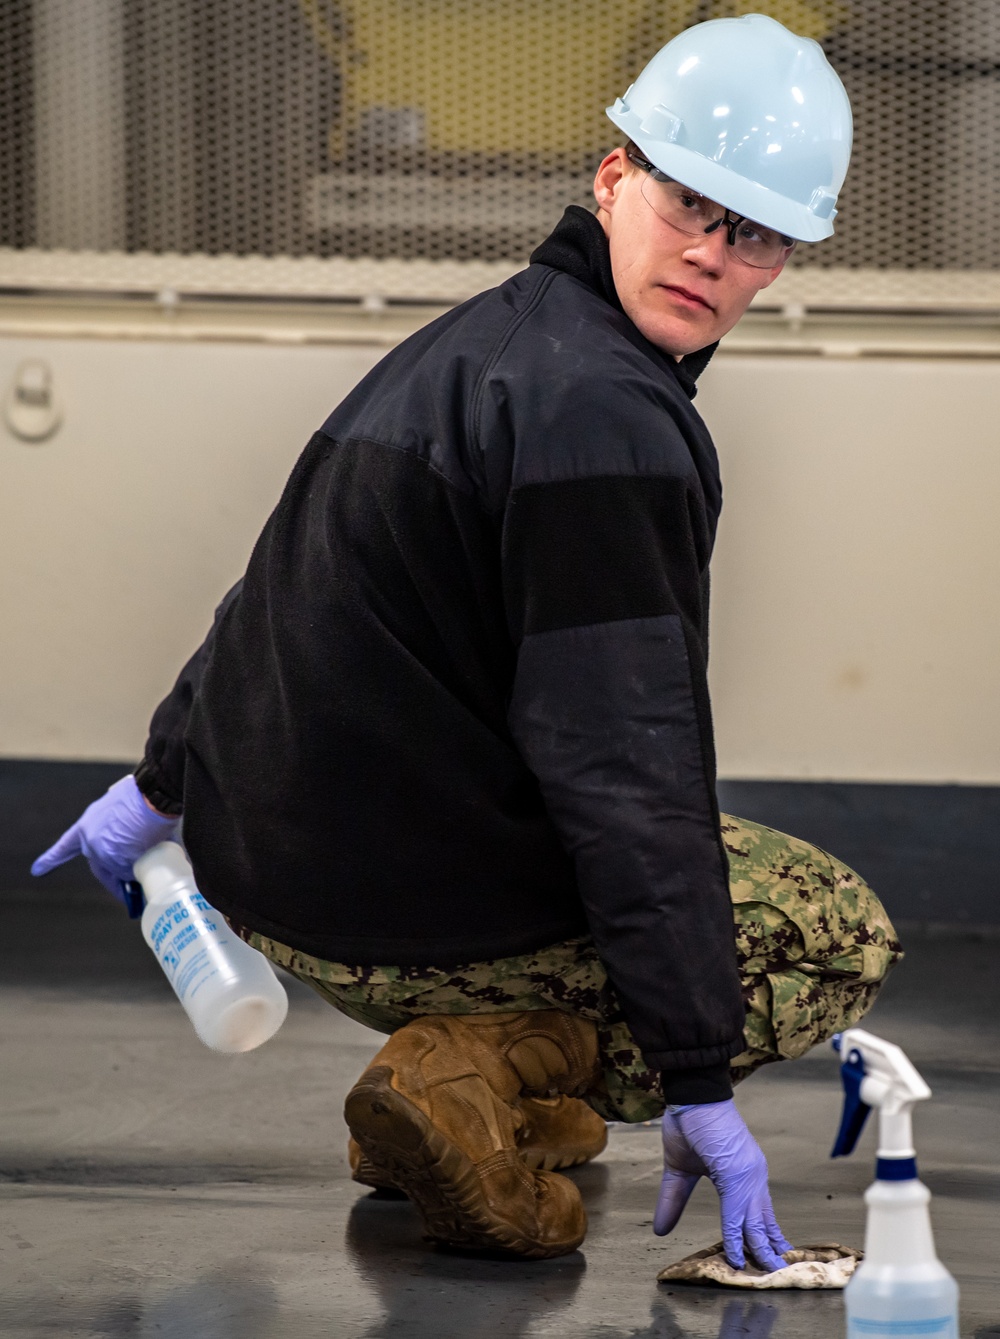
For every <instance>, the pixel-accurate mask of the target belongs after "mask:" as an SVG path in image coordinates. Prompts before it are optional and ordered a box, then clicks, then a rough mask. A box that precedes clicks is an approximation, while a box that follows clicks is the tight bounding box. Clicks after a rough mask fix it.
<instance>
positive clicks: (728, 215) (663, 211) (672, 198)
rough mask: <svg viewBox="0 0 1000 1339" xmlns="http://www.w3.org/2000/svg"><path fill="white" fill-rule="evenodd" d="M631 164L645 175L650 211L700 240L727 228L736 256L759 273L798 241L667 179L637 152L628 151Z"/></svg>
mask: <svg viewBox="0 0 1000 1339" xmlns="http://www.w3.org/2000/svg"><path fill="white" fill-rule="evenodd" d="M626 152H627V154H628V159H629V162H630V163H633V164H634V165H635V166H636V167H638V168H640V169H641V170H642V171H643V172H644V173H645V174H646V175H645V177H644V179H643V182H642V195H643V199H644V200H645V201H646V203H647V204H648V205H649V206H650V208H651V209H652V210H653V211H654V212H655V213H656V214H658V215H659V216H660V218H661V219H663V221H664V223H669V224H670V226H671V227H672V228H676V229H677V230H678V232H684V233H688V234H689V235H690V236H691V237H697V236H698V235H699V234H701V233H713V232H715V231H716V230H717V229H719V228H725V230H726V240H727V242H728V243H729V245H730V246H731V247H732V249H733V255H734V256H735V257H736V259H737V260H741V261H743V263H744V264H745V265H752V266H753V267H754V269H757V270H770V269H773V267H774V266H775V265H779V264H780V263H781V262H782V261H783V260H786V259H787V258H788V256H790V255H791V253H792V250H793V249H794V247H795V242H794V241H793V239H792V238H791V237H785V236H784V234H783V233H780V232H775V231H774V229H773V228H765V227H763V226H762V225H761V224H759V223H754V222H753V221H752V220H751V219H748V218H743V217H741V216H740V215H738V214H733V213H732V212H731V211H730V210H728V209H726V208H724V206H722V205H718V204H716V203H715V201H714V200H708V199H706V198H705V196H704V195H699V194H698V192H697V191H692V190H691V189H690V188H689V187H687V186H682V185H681V183H680V182H679V181H674V179H673V177H668V176H667V174H666V173H665V172H661V171H660V169H659V168H658V167H654V166H653V164H652V163H651V162H650V161H649V160H648V159H647V158H644V157H643V156H642V154H641V153H639V152H638V151H637V150H636V149H634V148H630V149H628V150H626Z"/></svg>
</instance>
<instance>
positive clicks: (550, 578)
mask: <svg viewBox="0 0 1000 1339" xmlns="http://www.w3.org/2000/svg"><path fill="white" fill-rule="evenodd" d="M709 549H710V539H709V536H708V529H707V525H706V522H705V519H704V506H703V502H702V501H701V498H700V496H699V490H698V485H697V479H696V478H693V479H692V478H684V477H672V476H665V475H662V474H661V475H657V474H654V473H645V474H637V473H631V474H629V473H620V474H617V475H615V474H609V475H605V476H591V477H585V478H577V479H569V480H565V481H559V480H556V481H551V482H541V483H528V484H526V485H524V486H521V487H515V488H514V489H513V490H512V492H511V494H510V498H509V501H508V506H507V510H506V515H505V521H504V541H503V568H504V572H503V577H504V587H505V598H506V602H507V612H508V620H509V624H510V628H511V631H512V635H513V637H514V639H515V642H516V643H517V644H518V646H519V649H518V659H517V669H516V675H515V681H514V687H513V693H512V698H511V702H510V709H509V723H510V728H511V731H512V733H513V736H514V739H515V741H516V743H517V745H518V748H519V749H520V751H521V752H522V754H523V756H524V758H525V759H526V761H527V763H528V765H529V766H530V767H531V769H532V771H533V772H534V773H535V775H536V776H537V777H538V779H539V782H540V785H541V787H542V792H543V795H544V798H545V802H546V806H547V808H548V810H549V813H550V815H551V817H552V819H553V821H554V822H555V823H556V826H557V828H558V830H559V832H560V836H561V839H562V841H563V843H564V845H565V846H566V848H567V850H568V851H569V852H570V854H571V856H572V857H573V860H574V863H575V868H576V875H577V882H578V886H579V891H580V895H581V897H582V900H583V903H584V907H585V910H586V914H587V918H588V921H589V924H590V928H591V932H592V934H593V937H594V941H595V944H596V947H597V950H598V952H599V954H600V956H601V958H602V960H603V962H604V964H605V966H606V968H607V971H608V976H609V978H610V980H611V983H612V985H613V986H614V988H615V991H616V993H617V995H618V998H619V1001H620V1003H621V1006H622V1009H623V1012H624V1015H625V1018H626V1020H627V1021H628V1024H629V1027H630V1029H631V1031H632V1034H633V1036H634V1037H635V1039H636V1041H637V1042H638V1044H639V1046H640V1047H641V1048H642V1051H643V1053H644V1056H645V1058H646V1060H647V1063H649V1064H650V1065H651V1066H653V1067H654V1068H657V1069H660V1070H664V1071H668V1072H669V1071H678V1070H681V1071H689V1070H702V1071H704V1073H705V1079H706V1082H707V1083H708V1089H707V1090H705V1092H703V1093H702V1095H701V1096H700V1097H699V1096H697V1095H696V1094H694V1093H693V1092H692V1093H690V1094H685V1092H684V1091H682V1090H678V1091H677V1093H675V1094H671V1095H670V1096H668V1100H678V1101H687V1100H695V1101H697V1100H714V1099H713V1098H712V1097H711V1096H710V1095H706V1093H711V1092H712V1091H715V1093H716V1095H717V1096H721V1097H725V1096H726V1081H725V1069H724V1068H722V1067H723V1066H724V1064H725V1062H726V1061H728V1060H729V1059H730V1058H731V1057H732V1056H734V1055H736V1054H738V1053H739V1051H740V1050H741V1049H742V1048H743V1040H742V1032H743V1016H744V1015H743V1006H742V1002H741V995H740V983H739V976H738V971H737V961H736V949H735V938H734V933H733V917H732V907H731V902H730V897H729V885H728V868H727V862H726V857H725V852H724V849H723V846H722V841H721V834H720V830H719V815H718V807H717V802H716V799H715V759H714V750H713V745H712V729H711V717H710V707H709V698H708V688H707V676H706V664H705V657H706V648H707V609H706V608H704V607H703V605H704V599H705V591H706V589H707V587H706V583H705V582H704V580H703V577H704V572H705V570H706V568H707V564H708V556H709ZM720 1074H721V1076H722V1077H721V1079H720ZM668 1077H669V1074H668ZM713 1084H714V1089H713ZM720 1084H721V1091H720Z"/></svg>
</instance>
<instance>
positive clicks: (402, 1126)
mask: <svg viewBox="0 0 1000 1339" xmlns="http://www.w3.org/2000/svg"><path fill="white" fill-rule="evenodd" d="M392 1073H393V1071H392V1070H391V1069H389V1068H388V1066H383V1065H380V1066H377V1067H375V1068H374V1069H370V1070H368V1071H367V1072H366V1073H365V1074H364V1075H363V1076H362V1078H361V1079H360V1080H359V1081H358V1082H357V1083H356V1084H355V1085H354V1087H353V1088H352V1089H351V1091H350V1092H349V1093H348V1095H347V1101H346V1103H345V1104H344V1115H345V1117H346V1119H347V1124H348V1126H349V1127H350V1131H351V1134H352V1135H353V1136H354V1138H355V1140H356V1141H357V1143H358V1144H359V1145H360V1147H361V1151H362V1153H363V1154H364V1156H365V1157H366V1158H367V1160H368V1161H369V1162H370V1163H371V1164H372V1166H373V1167H374V1168H375V1170H376V1172H377V1174H378V1175H379V1176H380V1177H382V1178H384V1179H385V1181H386V1182H388V1183H389V1184H390V1185H393V1186H395V1187H397V1188H398V1189H399V1190H402V1191H405V1193H406V1194H407V1195H408V1196H409V1198H410V1199H411V1200H412V1201H413V1203H414V1204H415V1205H416V1207H417V1209H418V1210H419V1212H420V1216H421V1217H422V1218H423V1220H424V1226H425V1227H426V1229H427V1234H426V1235H427V1237H428V1239H429V1240H431V1241H433V1242H436V1243H438V1244H440V1245H444V1246H448V1247H450V1248H451V1249H452V1250H459V1251H479V1252H483V1251H486V1252H489V1253H490V1254H493V1255H500V1256H503V1257H506V1258H512V1259H519V1260H524V1259H531V1260H543V1259H548V1258H551V1257H552V1256H558V1255H566V1254H568V1253H569V1252H570V1251H573V1250H575V1249H576V1248H577V1246H578V1245H579V1244H580V1243H579V1241H578V1240H577V1239H575V1238H574V1239H573V1240H572V1241H564V1242H545V1243H541V1242H538V1241H532V1240H529V1239H528V1238H526V1237H524V1236H523V1235H522V1234H520V1233H518V1232H517V1231H516V1230H515V1229H513V1228H512V1227H511V1226H510V1225H509V1224H507V1223H504V1222H503V1221H502V1220H498V1219H497V1218H496V1217H495V1216H494V1215H493V1214H492V1213H491V1212H490V1209H489V1205H488V1204H487V1201H486V1197H485V1195H484V1194H483V1190H482V1186H481V1184H480V1181H479V1176H478V1175H477V1173H476V1168H475V1166H474V1164H473V1163H472V1161H471V1159H470V1158H468V1157H467V1156H466V1154H465V1153H463V1152H462V1150H461V1149H460V1148H458V1147H457V1146H456V1145H455V1144H453V1143H452V1142H451V1141H450V1140H449V1139H446V1138H445V1136H444V1135H443V1134H442V1133H441V1131H440V1130H438V1129H436V1128H435V1127H434V1126H433V1125H432V1124H431V1122H430V1121H429V1120H428V1119H427V1117H426V1116H425V1115H424V1113H423V1112H422V1111H421V1110H420V1109H419V1107H416V1106H414V1104H413V1103H412V1102H411V1101H409V1099H408V1098H406V1097H404V1096H403V1094H402V1093H399V1092H397V1091H396V1089H395V1088H393V1087H392V1083H391V1079H392Z"/></svg>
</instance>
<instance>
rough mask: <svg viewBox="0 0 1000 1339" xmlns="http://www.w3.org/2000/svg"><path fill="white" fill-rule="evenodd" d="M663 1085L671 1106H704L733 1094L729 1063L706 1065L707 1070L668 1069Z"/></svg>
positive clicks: (663, 1077) (663, 1078)
mask: <svg viewBox="0 0 1000 1339" xmlns="http://www.w3.org/2000/svg"><path fill="white" fill-rule="evenodd" d="M660 1085H661V1087H662V1088H663V1096H664V1098H665V1100H666V1103H667V1106H668V1107H679V1106H702V1105H705V1104H707V1103H709V1102H728V1100H729V1099H730V1098H731V1097H732V1095H733V1084H732V1080H731V1079H730V1077H729V1065H728V1064H726V1063H725V1062H723V1063H722V1064H721V1065H706V1066H705V1067H704V1068H703V1069H665V1070H663V1071H662V1073H661V1075H660Z"/></svg>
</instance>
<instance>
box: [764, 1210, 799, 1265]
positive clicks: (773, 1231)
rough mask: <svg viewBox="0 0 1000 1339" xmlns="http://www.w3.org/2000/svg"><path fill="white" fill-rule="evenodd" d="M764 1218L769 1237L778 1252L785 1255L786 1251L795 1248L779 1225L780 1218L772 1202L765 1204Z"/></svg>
mask: <svg viewBox="0 0 1000 1339" xmlns="http://www.w3.org/2000/svg"><path fill="white" fill-rule="evenodd" d="M763 1218H764V1227H765V1228H766V1230H767V1239H768V1241H769V1242H770V1243H771V1245H772V1246H773V1247H774V1249H775V1250H776V1251H777V1252H778V1254H779V1255H784V1253H785V1251H790V1250H792V1249H794V1248H793V1246H792V1243H791V1242H790V1241H789V1240H788V1239H787V1238H786V1237H785V1234H784V1233H783V1232H782V1230H781V1228H780V1227H779V1226H778V1220H777V1218H775V1216H774V1208H773V1207H772V1205H771V1204H767V1205H765V1207H764V1213H763Z"/></svg>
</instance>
